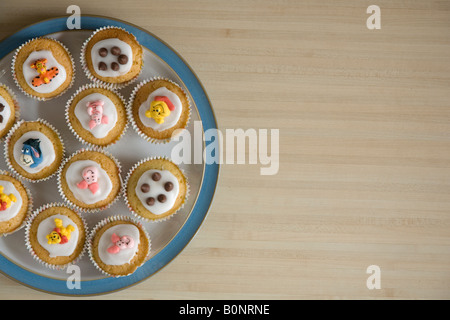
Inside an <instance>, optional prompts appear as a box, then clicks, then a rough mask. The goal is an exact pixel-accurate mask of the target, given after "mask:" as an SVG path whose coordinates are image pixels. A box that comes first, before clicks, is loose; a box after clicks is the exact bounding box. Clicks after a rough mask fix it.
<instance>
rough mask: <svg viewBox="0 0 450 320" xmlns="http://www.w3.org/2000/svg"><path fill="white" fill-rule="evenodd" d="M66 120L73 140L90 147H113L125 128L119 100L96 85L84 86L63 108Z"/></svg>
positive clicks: (117, 95)
mask: <svg viewBox="0 0 450 320" xmlns="http://www.w3.org/2000/svg"><path fill="white" fill-rule="evenodd" d="M66 121H67V124H68V125H69V128H70V130H71V131H72V133H73V134H74V135H75V137H76V138H77V139H78V140H79V141H81V142H82V143H85V144H87V145H89V146H91V147H95V146H98V147H102V148H103V147H107V146H110V145H112V144H115V143H116V142H118V141H119V140H120V138H122V136H123V135H124V134H125V132H126V129H127V126H128V118H127V111H126V105H125V101H124V99H123V97H122V96H121V95H120V94H119V93H117V92H115V91H112V90H109V89H108V88H106V87H104V86H102V85H98V84H97V85H96V84H89V85H84V86H82V87H81V88H79V89H78V90H77V91H76V92H75V94H74V95H73V96H72V97H71V98H70V99H69V101H68V102H67V105H66Z"/></svg>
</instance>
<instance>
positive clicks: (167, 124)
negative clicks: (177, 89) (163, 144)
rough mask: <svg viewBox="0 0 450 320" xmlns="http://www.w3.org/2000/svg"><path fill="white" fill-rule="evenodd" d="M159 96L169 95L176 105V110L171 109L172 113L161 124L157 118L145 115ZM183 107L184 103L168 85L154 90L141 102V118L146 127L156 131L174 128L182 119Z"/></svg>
mask: <svg viewBox="0 0 450 320" xmlns="http://www.w3.org/2000/svg"><path fill="white" fill-rule="evenodd" d="M157 96H166V97H168V98H169V100H170V101H171V102H172V104H173V105H174V106H175V110H173V111H170V115H169V116H168V117H165V118H164V122H163V123H161V124H159V123H157V122H156V121H155V119H153V118H147V117H146V116H145V112H146V111H147V110H148V109H149V108H150V104H151V103H152V101H153V100H154V99H155V97H157ZM182 109H183V107H182V103H181V100H180V98H179V97H178V95H177V94H176V93H173V92H172V91H170V90H168V89H167V88H166V87H161V88H158V89H156V90H155V91H153V92H152V93H151V94H150V95H149V96H148V98H147V100H146V101H145V102H143V103H142V104H141V106H140V107H139V119H140V120H141V122H142V123H143V124H144V126H146V127H150V128H152V129H154V130H156V131H164V130H167V129H169V128H172V127H173V126H174V125H176V124H177V122H178V120H179V119H180V116H181V111H182Z"/></svg>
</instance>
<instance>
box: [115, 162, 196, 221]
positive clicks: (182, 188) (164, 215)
mask: <svg viewBox="0 0 450 320" xmlns="http://www.w3.org/2000/svg"><path fill="white" fill-rule="evenodd" d="M189 191H190V189H189V183H188V181H187V178H186V176H185V174H184V172H183V171H182V170H181V169H180V168H179V167H178V166H177V165H176V164H174V163H173V162H172V161H170V160H169V159H167V158H164V157H156V158H147V159H144V160H141V161H139V162H138V163H136V164H135V165H134V166H133V167H132V168H131V169H130V171H129V172H128V174H127V177H126V179H125V182H124V185H123V195H124V199H125V203H126V204H127V206H128V209H129V210H130V212H131V213H133V214H134V215H135V216H136V217H137V218H139V219H143V220H145V221H149V222H155V221H163V220H167V219H170V218H171V217H173V215H175V214H176V213H177V212H179V211H180V210H181V209H182V208H183V207H184V204H185V203H186V201H187V198H188V197H189Z"/></svg>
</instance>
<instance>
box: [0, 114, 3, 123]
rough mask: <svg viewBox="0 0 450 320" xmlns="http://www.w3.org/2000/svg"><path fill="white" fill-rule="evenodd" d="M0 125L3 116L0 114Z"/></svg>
mask: <svg viewBox="0 0 450 320" xmlns="http://www.w3.org/2000/svg"><path fill="white" fill-rule="evenodd" d="M0 123H3V116H2V115H1V114H0Z"/></svg>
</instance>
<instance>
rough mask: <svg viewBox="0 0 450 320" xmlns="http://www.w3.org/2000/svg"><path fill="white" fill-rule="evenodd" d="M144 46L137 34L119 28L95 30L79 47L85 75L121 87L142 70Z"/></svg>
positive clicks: (111, 85) (114, 86) (95, 80)
mask: <svg viewBox="0 0 450 320" xmlns="http://www.w3.org/2000/svg"><path fill="white" fill-rule="evenodd" d="M142 55H143V50H142V47H141V45H140V44H139V42H138V41H137V39H136V37H135V36H133V35H132V34H131V33H129V32H127V31H125V30H124V29H122V28H117V27H106V28H100V29H98V30H96V31H95V32H94V33H93V34H92V35H91V36H90V37H89V39H88V40H86V42H85V43H84V44H83V47H82V49H81V64H82V66H83V69H84V71H85V73H86V76H87V77H88V78H89V79H90V80H92V81H94V82H102V83H104V84H106V85H109V86H110V87H113V88H121V87H124V86H126V85H128V84H129V83H131V82H132V81H133V80H135V79H136V78H137V77H138V76H139V74H140V73H141V70H142V67H143V58H142Z"/></svg>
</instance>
